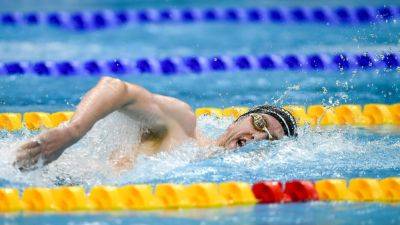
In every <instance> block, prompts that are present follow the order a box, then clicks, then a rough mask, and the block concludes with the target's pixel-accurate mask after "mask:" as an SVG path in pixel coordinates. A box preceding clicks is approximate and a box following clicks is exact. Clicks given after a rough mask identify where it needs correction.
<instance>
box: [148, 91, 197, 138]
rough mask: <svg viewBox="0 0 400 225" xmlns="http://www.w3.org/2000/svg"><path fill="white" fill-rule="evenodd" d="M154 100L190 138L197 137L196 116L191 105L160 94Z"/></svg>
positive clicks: (155, 95)
mask: <svg viewBox="0 0 400 225" xmlns="http://www.w3.org/2000/svg"><path fill="white" fill-rule="evenodd" d="M154 99H155V101H156V102H157V105H159V107H160V109H161V111H162V112H163V113H165V114H166V115H167V116H168V117H170V118H172V119H174V120H175V121H176V122H177V123H178V124H179V125H180V126H181V127H183V128H184V130H185V132H186V133H187V134H188V135H189V136H191V137H195V130H196V116H195V114H194V112H193V109H192V107H191V106H190V105H189V104H187V103H186V102H184V101H181V100H179V99H177V98H174V97H169V96H164V95H158V94H154Z"/></svg>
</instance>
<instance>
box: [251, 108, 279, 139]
mask: <svg viewBox="0 0 400 225" xmlns="http://www.w3.org/2000/svg"><path fill="white" fill-rule="evenodd" d="M250 116H251V118H252V122H253V126H254V128H255V129H256V130H258V131H261V132H265V133H267V134H268V140H273V139H274V138H273V136H272V135H271V132H269V130H268V128H267V126H268V122H267V121H266V120H265V119H264V118H263V117H262V116H261V115H260V114H255V113H253V114H250Z"/></svg>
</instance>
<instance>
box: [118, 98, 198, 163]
mask: <svg viewBox="0 0 400 225" xmlns="http://www.w3.org/2000/svg"><path fill="white" fill-rule="evenodd" d="M153 100H154V101H156V102H157V104H154V105H153V106H152V108H151V112H150V113H149V110H147V111H142V110H140V109H138V108H140V107H137V106H135V107H131V106H130V105H128V106H126V107H124V108H123V109H122V110H120V111H121V112H122V113H124V114H125V115H127V116H129V117H131V118H132V119H134V120H136V121H139V123H140V124H141V129H140V132H141V133H140V141H139V144H138V145H135V146H134V147H133V150H132V152H131V154H129V155H124V156H121V155H118V153H116V152H114V153H112V156H111V157H110V158H111V159H114V160H113V161H114V163H115V164H116V166H117V167H122V168H126V167H130V165H128V164H132V163H133V161H134V158H135V156H137V155H140V154H144V155H153V154H157V153H159V152H161V151H168V150H170V149H172V148H174V147H176V146H177V145H179V144H181V143H182V142H184V141H187V140H189V139H195V138H196V117H195V115H194V113H193V111H192V109H191V108H190V106H188V105H187V104H186V103H184V102H182V101H180V100H178V99H175V98H172V97H166V96H161V95H154V97H153ZM177 107H179V108H180V109H179V110H177Z"/></svg>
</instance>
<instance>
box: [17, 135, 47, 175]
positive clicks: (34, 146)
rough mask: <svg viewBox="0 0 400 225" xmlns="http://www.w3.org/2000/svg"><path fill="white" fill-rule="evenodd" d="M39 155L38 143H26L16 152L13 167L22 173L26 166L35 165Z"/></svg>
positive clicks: (39, 147)
mask: <svg viewBox="0 0 400 225" xmlns="http://www.w3.org/2000/svg"><path fill="white" fill-rule="evenodd" d="M40 155H41V146H40V143H38V142H36V141H32V142H28V143H26V144H24V145H22V146H21V147H20V148H19V149H18V150H17V157H16V159H15V162H14V163H13V165H14V166H15V167H17V168H18V169H19V170H21V171H23V170H25V168H26V167H27V166H31V165H33V164H35V163H36V162H37V160H38V158H39V156H40Z"/></svg>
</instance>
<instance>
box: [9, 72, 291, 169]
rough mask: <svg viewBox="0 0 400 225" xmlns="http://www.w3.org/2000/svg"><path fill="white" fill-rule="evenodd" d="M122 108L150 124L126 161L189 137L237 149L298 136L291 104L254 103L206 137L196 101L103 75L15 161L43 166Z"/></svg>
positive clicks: (18, 164) (20, 165) (20, 166)
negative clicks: (65, 120) (194, 108)
mask: <svg viewBox="0 0 400 225" xmlns="http://www.w3.org/2000/svg"><path fill="white" fill-rule="evenodd" d="M114 111H119V112H122V113H124V114H125V115H127V116H129V117H130V118H132V119H134V120H136V121H140V122H141V124H144V128H143V129H141V130H142V131H141V136H140V137H141V139H140V143H139V144H138V145H137V146H135V147H134V149H133V150H132V152H131V153H130V154H129V155H125V156H124V157H117V158H118V159H120V160H121V164H122V165H123V166H124V167H126V166H127V165H128V166H132V165H133V164H134V158H135V156H136V155H138V154H146V155H151V154H155V153H158V152H160V151H168V150H170V149H172V148H174V147H176V146H177V145H179V144H181V143H182V142H184V141H187V140H190V139H192V140H195V141H196V142H197V143H198V145H200V146H220V147H223V148H225V149H234V148H237V147H241V146H244V145H245V144H246V143H248V142H250V141H257V140H278V139H281V138H282V137H283V136H289V137H292V136H296V135H297V125H296V121H295V119H294V117H293V116H292V115H291V114H290V113H289V112H288V111H286V110H285V109H283V108H279V107H275V106H270V105H262V106H258V107H255V108H252V109H250V110H249V112H247V113H246V114H244V115H242V116H240V117H239V118H238V119H237V120H236V121H234V122H233V123H232V124H231V125H230V126H229V127H228V129H227V130H226V131H225V132H224V133H223V134H222V135H221V136H220V137H219V138H217V139H216V140H207V139H205V138H203V137H202V135H201V134H200V132H199V131H198V130H197V127H196V117H195V115H194V113H193V111H192V109H191V107H190V106H189V105H188V104H186V103H185V102H182V101H180V100H178V99H175V98H172V97H167V96H162V95H158V94H154V93H151V92H149V91H148V90H146V89H145V88H143V87H140V86H138V85H135V84H131V83H126V82H123V81H121V80H119V79H115V78H111V77H103V78H102V79H101V80H100V81H99V83H98V84H97V85H96V86H95V87H94V88H93V89H91V90H90V91H89V92H88V93H86V95H85V96H84V97H83V99H82V101H81V102H80V104H79V105H78V106H77V109H76V111H75V113H74V116H73V117H72V119H71V121H70V122H68V123H66V124H65V125H63V126H59V127H57V128H54V129H51V130H48V131H46V132H43V133H42V134H40V135H38V136H37V137H35V138H33V139H32V140H29V141H28V142H26V143H25V144H23V145H22V146H21V147H20V148H19V149H18V151H17V157H16V160H15V162H14V165H15V166H16V167H17V168H18V169H19V170H21V171H26V170H32V169H35V168H37V162H38V161H39V160H42V161H43V163H44V164H48V163H50V162H52V161H54V160H56V159H57V158H58V157H60V155H61V154H62V153H63V152H64V150H65V149H67V148H68V147H69V146H71V145H73V144H74V143H76V142H77V141H78V140H80V139H81V138H82V137H83V136H84V135H85V134H86V133H87V132H88V131H89V130H90V129H91V128H92V127H93V125H94V124H95V123H96V122H97V121H99V120H100V119H102V118H104V117H105V116H107V115H108V114H110V113H112V112H114Z"/></svg>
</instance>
